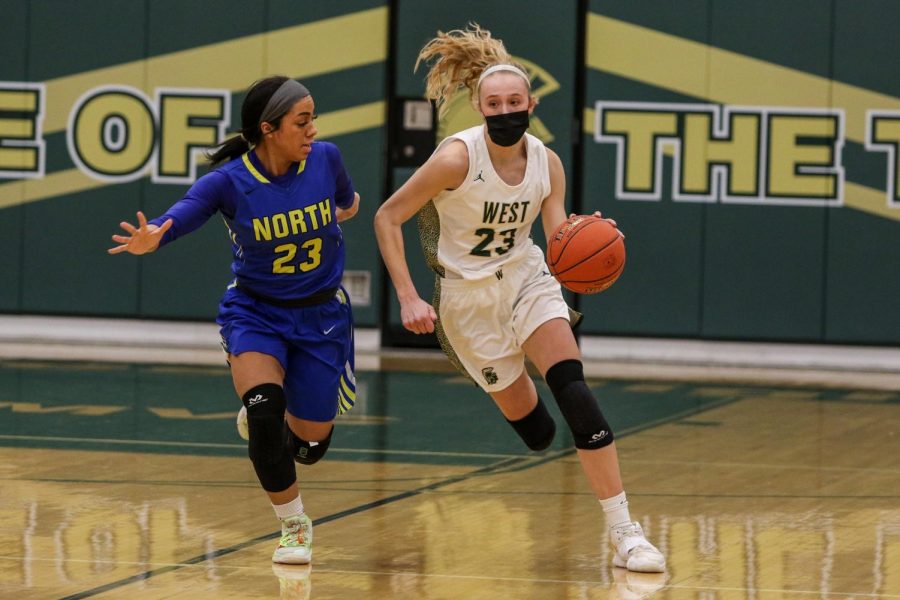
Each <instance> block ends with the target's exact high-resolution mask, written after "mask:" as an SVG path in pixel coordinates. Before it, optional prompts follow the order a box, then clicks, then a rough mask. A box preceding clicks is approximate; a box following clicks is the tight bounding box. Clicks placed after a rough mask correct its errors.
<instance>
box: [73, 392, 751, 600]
mask: <svg viewBox="0 0 900 600" xmlns="http://www.w3.org/2000/svg"><path fill="white" fill-rule="evenodd" d="M740 400H742V398H723V399H721V400H718V401H713V402H710V403H709V404H704V405H703V406H699V407H696V408H691V409H688V410H684V411H681V412H677V413H675V414H673V415H669V416H667V417H661V418H659V419H654V420H652V421H650V422H648V423H644V424H642V425H637V426H633V427H629V428H626V429H624V430H623V431H622V433H620V434H619V435H618V437H619V438H622V437H625V436H627V435H631V434H633V433H637V432H640V431H644V430H645V429H649V428H651V427H655V426H657V425H662V424H665V423H669V422H672V421H676V420H678V419H682V418H684V417H686V416H692V415H695V414H699V413H702V412H705V411H707V410H713V409H715V408H719V407H721V406H724V405H726V404H731V403H732V402H738V401H740ZM571 454H575V449H574V448H570V449H567V450H562V451H557V452H555V453H553V454H551V455H550V456H548V457H545V458H543V459H538V460H529V457H527V456H525V457H522V456H520V457H517V458H507V459H505V460H501V461H500V462H497V463H494V464H492V465H487V466H485V467H481V468H479V469H475V470H473V471H469V472H466V473H461V474H458V475H455V476H452V477H449V478H447V479H445V480H442V481H437V482H435V483H431V484H428V485H424V486H421V487H419V488H415V489H413V490H409V491H407V492H401V493H399V494H395V495H393V496H388V497H387V498H382V499H381V500H375V501H372V502H367V503H365V504H361V505H359V506H356V507H353V508H349V509H346V510H342V511H339V512H336V513H333V514H331V515H328V516H325V517H322V518H320V519H314V520H313V526H318V525H324V524H326V523H329V522H331V521H335V520H337V519H341V518H343V517H346V516H351V515H355V514H358V513H361V512H365V511H367V510H370V509H372V508H377V507H380V506H385V505H387V504H393V503H394V502H399V501H400V500H405V499H407V498H412V497H414V496H418V495H421V494H424V493H426V492H430V491H433V490H436V489H439V488H442V487H445V486H448V485H452V484H454V483H459V482H461V481H465V480H467V479H470V478H472V477H477V476H480V475H481V474H488V473H489V474H492V475H493V474H498V473H501V472H504V470H505V469H507V467H513V466H514V465H517V464H518V463H520V462H527V463H528V466H529V467H535V466H539V465H541V464H544V463H546V462H549V461H550V460H556V459H559V458H563V457H565V456H567V455H571ZM507 472H508V471H507ZM280 536H281V532H280V531H274V532H272V533H268V534H263V535H261V536H257V537H255V538H251V539H249V540H246V541H244V542H239V543H237V544H233V545H231V546H227V547H225V548H221V549H218V550H214V551H213V552H208V553H205V554H200V555H198V556H195V557H193V558H190V559H188V560H187V561H185V563H184V565H194V564H197V563H201V562H204V561H207V560H209V559H212V558H218V557H219V556H225V555H227V554H232V553H234V552H237V551H239V550H243V549H245V548H248V547H250V546H254V545H256V544H258V543H260V542H264V541H270V540H274V539H277V538H279V537H280ZM180 568H183V566H171V567H162V568H160V569H153V570H150V571H145V572H143V573H137V574H135V575H132V576H130V577H126V578H123V579H120V580H117V581H112V582H110V583H107V584H104V585H101V586H98V587H95V588H92V589H89V590H85V591H82V592H78V593H75V594H72V595H69V596H64V597H63V598H61V599H60V600H80V599H81V598H89V597H91V596H95V595H97V594H102V593H104V592H108V591H110V590H114V589H117V588H120V587H124V586H126V585H129V584H131V583H135V582H138V581H145V580H147V579H149V578H151V577H155V576H157V575H163V574H165V573H169V572H171V571H175V570H177V569H180Z"/></svg>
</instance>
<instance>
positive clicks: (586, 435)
mask: <svg viewBox="0 0 900 600" xmlns="http://www.w3.org/2000/svg"><path fill="white" fill-rule="evenodd" d="M546 379H547V385H548V386H550V391H552V392H553V397H554V398H556V403H557V404H558V405H559V410H560V412H561V413H562V415H563V417H565V419H566V423H568V424H569V429H571V430H572V437H573V438H574V439H575V447H576V448H581V449H582V450H595V449H597V448H603V447H604V446H608V445H609V444H611V443H612V442H613V439H614V437H613V432H612V429H611V428H610V426H609V423H607V422H606V419H605V418H604V417H603V413H602V412H601V411H600V406H598V404H597V399H596V398H594V394H592V393H591V390H590V388H588V386H587V384H586V383H585V382H584V368H583V367H582V365H581V361H580V360H575V359H569V360H563V361H560V362H558V363H556V364H555V365H553V366H552V367H550V369H549V370H548V371H547V377H546Z"/></svg>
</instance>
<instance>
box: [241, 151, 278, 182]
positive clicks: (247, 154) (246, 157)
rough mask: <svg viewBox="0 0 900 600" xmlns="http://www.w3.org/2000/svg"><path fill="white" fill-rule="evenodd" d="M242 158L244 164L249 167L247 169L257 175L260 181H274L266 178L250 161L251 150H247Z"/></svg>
mask: <svg viewBox="0 0 900 600" xmlns="http://www.w3.org/2000/svg"><path fill="white" fill-rule="evenodd" d="M241 160H243V161H244V166H245V167H247V170H248V171H250V174H251V175H253V176H254V177H256V178H257V179H258V180H259V181H262V182H263V183H272V182H271V181H269V180H268V179H266V178H265V177H264V176H263V174H262V173H260V172H259V171H257V170H256V167H254V166H253V163H252V162H250V152H245V153H244V154H243V156H241Z"/></svg>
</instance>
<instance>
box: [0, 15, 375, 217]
mask: <svg viewBox="0 0 900 600" xmlns="http://www.w3.org/2000/svg"><path fill="white" fill-rule="evenodd" d="M387 31H388V9H387V7H379V8H374V9H371V10H364V11H360V12H356V13H352V14H348V15H342V16H340V17H333V18H330V19H323V20H321V21H315V22H313V23H306V24H303V25H297V26H294V27H288V28H285V29H279V30H276V31H269V32H266V33H261V34H257V35H252V36H247V37H243V38H238V39H234V40H228V41H225V42H219V43H216V44H209V45H207V46H200V47H197V48H191V49H188V50H183V51H180V52H174V53H171V54H164V55H161V56H155V57H152V58H148V59H146V60H138V61H133V62H129V63H124V64H121V65H115V66H112V67H105V68H102V69H96V70H94V71H88V72H85V73H78V74H75V75H67V76H65V77H59V78H57V79H52V80H49V81H47V82H46V90H47V92H46V112H45V117H44V123H43V130H44V134H45V135H47V134H52V133H56V132H59V131H63V130H65V128H66V126H67V120H68V118H69V111H70V110H71V108H72V106H74V105H75V102H76V101H77V100H78V98H79V97H81V95H82V94H84V93H85V92H87V91H88V90H90V89H93V88H95V87H97V86H100V85H105V84H110V83H116V84H120V85H129V86H132V87H135V88H137V89H139V90H143V91H144V92H145V93H146V94H148V95H152V93H153V90H154V89H155V88H157V87H183V88H216V89H227V90H230V91H232V92H237V91H241V90H244V89H246V88H247V87H248V85H249V84H250V82H252V81H254V80H255V79H259V78H261V77H264V76H266V75H269V74H274V73H279V74H284V75H288V76H289V77H293V78H296V79H301V78H304V77H311V76H314V75H321V74H323V73H332V72H335V71H341V70H345V69H350V68H353V67H359V66H363V65H367V64H372V63H377V62H383V61H384V60H385V59H386V57H387V44H388V39H387ZM347 40H353V43H352V44H348V43H347ZM248 57H259V60H248ZM220 64H227V65H228V68H227V69H219V68H211V65H220ZM313 92H315V90H313ZM384 111H385V104H384V102H383V101H378V102H372V103H368V104H362V105H359V106H355V107H351V108H347V109H344V110H338V111H333V112H329V113H323V114H322V115H321V116H320V117H319V120H318V121H317V122H316V125H317V126H318V128H319V131H320V137H322V138H326V137H329V136H332V137H333V136H337V135H342V134H346V133H352V132H355V131H362V130H364V129H370V128H373V127H380V126H381V125H383V124H384ZM105 185H109V184H108V183H107V182H103V181H97V180H95V179H92V178H91V177H88V176H87V175H85V174H84V173H82V172H81V171H79V170H78V169H67V170H64V171H58V172H54V173H48V174H46V175H45V176H44V177H42V178H40V179H28V180H18V181H12V182H9V183H3V184H0V209H2V208H6V207H9V206H14V205H17V204H25V203H29V202H36V201H38V200H44V199H46V198H51V197H54V196H59V195H63V194H71V193H75V192H82V191H86V190H90V189H94V188H98V187H102V186H105Z"/></svg>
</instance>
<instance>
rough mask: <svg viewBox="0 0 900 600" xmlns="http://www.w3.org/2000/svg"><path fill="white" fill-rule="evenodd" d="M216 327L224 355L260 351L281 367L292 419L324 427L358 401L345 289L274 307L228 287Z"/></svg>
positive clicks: (350, 316)
mask: <svg viewBox="0 0 900 600" xmlns="http://www.w3.org/2000/svg"><path fill="white" fill-rule="evenodd" d="M216 322H217V323H218V324H219V325H220V326H221V329H220V333H221V335H222V347H223V348H224V349H225V351H226V352H227V353H229V354H234V355H238V354H241V353H243V352H261V353H263V354H268V355H270V356H273V357H275V358H276V359H277V360H278V362H280V363H281V366H282V368H284V392H285V396H286V397H287V410H288V412H289V413H290V414H292V415H293V416H295V417H297V418H300V419H307V420H309V421H320V422H327V421H331V420H332V419H334V417H335V416H336V415H337V414H338V413H339V412H340V413H344V412H347V411H348V410H350V409H351V408H352V407H353V404H354V403H355V402H356V377H355V376H354V373H353V368H354V367H353V365H354V353H353V314H352V309H351V307H350V299H349V295H348V294H347V292H346V290H344V289H343V288H341V289H339V290H338V292H337V293H336V294H335V297H334V298H333V299H332V300H330V301H328V302H326V303H324V304H317V305H315V306H307V307H303V308H282V307H279V306H273V305H271V304H266V303H265V302H262V301H260V300H255V299H253V298H250V297H249V296H247V295H246V294H245V293H243V292H242V291H241V290H240V289H238V288H231V289H229V290H227V291H226V292H225V295H224V296H223V297H222V301H221V302H220V304H219V315H218V317H217V318H216Z"/></svg>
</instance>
